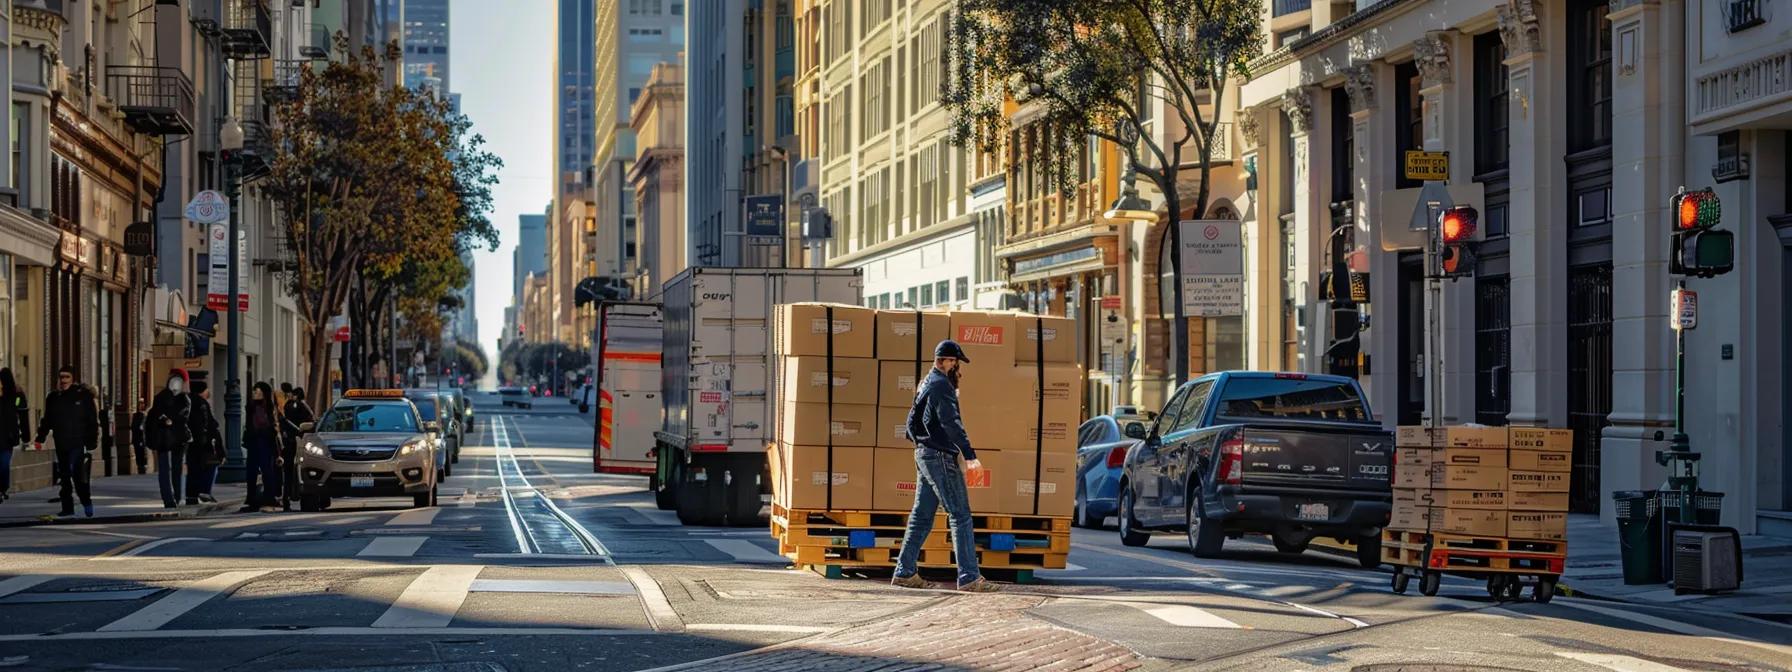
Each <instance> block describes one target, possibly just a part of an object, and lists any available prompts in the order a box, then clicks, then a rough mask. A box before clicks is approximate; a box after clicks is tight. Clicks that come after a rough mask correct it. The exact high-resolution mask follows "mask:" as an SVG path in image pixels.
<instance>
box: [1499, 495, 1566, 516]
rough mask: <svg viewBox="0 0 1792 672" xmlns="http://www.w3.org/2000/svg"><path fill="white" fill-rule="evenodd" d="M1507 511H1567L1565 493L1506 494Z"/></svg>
mask: <svg viewBox="0 0 1792 672" xmlns="http://www.w3.org/2000/svg"><path fill="white" fill-rule="evenodd" d="M1506 510H1507V511H1558V512H1560V511H1567V510H1568V493H1566V492H1508V493H1506Z"/></svg>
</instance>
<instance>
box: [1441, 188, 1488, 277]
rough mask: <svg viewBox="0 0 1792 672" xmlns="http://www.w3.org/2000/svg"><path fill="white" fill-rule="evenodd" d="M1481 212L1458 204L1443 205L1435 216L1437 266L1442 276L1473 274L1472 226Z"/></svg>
mask: <svg viewBox="0 0 1792 672" xmlns="http://www.w3.org/2000/svg"><path fill="white" fill-rule="evenodd" d="M1480 216H1481V214H1480V213H1478V212H1476V211H1475V209H1474V208H1472V207H1469V206H1466V205H1459V206H1456V207H1454V208H1446V209H1444V211H1443V212H1442V213H1440V214H1439V215H1438V217H1437V227H1438V232H1437V233H1438V240H1439V242H1440V243H1442V245H1441V246H1440V247H1439V249H1438V252H1437V253H1438V257H1439V260H1438V262H1439V266H1440V267H1441V270H1442V271H1443V277H1446V278H1450V279H1452V280H1454V279H1456V278H1467V277H1473V276H1474V274H1475V251H1476V250H1475V248H1476V247H1477V245H1476V243H1475V226H1476V225H1477V224H1479V223H1480Z"/></svg>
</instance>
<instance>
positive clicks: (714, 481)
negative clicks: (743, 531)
mask: <svg viewBox="0 0 1792 672" xmlns="http://www.w3.org/2000/svg"><path fill="white" fill-rule="evenodd" d="M715 462H716V461H714V460H711V461H710V464H709V465H707V466H705V467H704V468H703V474H704V480H703V483H701V484H699V487H700V488H702V491H703V497H702V499H703V515H702V516H699V517H698V518H697V524H698V525H702V526H704V527H722V526H724V525H727V524H728V482H727V480H728V479H726V478H723V477H722V474H723V472H724V469H723V468H722V467H721V466H719V465H717V464H716V463H715Z"/></svg>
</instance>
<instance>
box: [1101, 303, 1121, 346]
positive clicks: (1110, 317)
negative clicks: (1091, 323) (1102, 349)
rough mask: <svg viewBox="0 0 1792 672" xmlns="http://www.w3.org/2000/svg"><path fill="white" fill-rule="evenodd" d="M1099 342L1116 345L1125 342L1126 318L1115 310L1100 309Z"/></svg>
mask: <svg viewBox="0 0 1792 672" xmlns="http://www.w3.org/2000/svg"><path fill="white" fill-rule="evenodd" d="M1101 342H1102V343H1106V344H1108V345H1113V346H1118V345H1119V344H1121V343H1124V342H1126V320H1125V318H1122V317H1120V312H1119V311H1116V310H1108V309H1106V308H1103V309H1102V310H1101Z"/></svg>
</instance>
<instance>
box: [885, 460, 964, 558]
mask: <svg viewBox="0 0 1792 672" xmlns="http://www.w3.org/2000/svg"><path fill="white" fill-rule="evenodd" d="M915 469H916V471H917V473H916V474H915V508H914V509H913V510H911V511H910V512H909V514H908V531H907V532H904V533H903V534H902V552H901V553H900V554H898V555H897V556H896V576H898V577H909V576H914V575H915V572H918V571H920V568H918V567H916V566H915V563H916V562H919V561H920V559H921V545H922V544H924V543H927V535H928V534H931V533H932V532H933V516H934V514H935V513H938V511H939V508H940V505H942V504H943V505H945V507H946V524H947V525H949V526H950V527H951V531H952V554H953V555H954V556H956V557H957V559H958V585H961V586H962V585H965V584H967V583H970V582H972V581H976V580H977V577H978V575H979V573H978V571H977V540H976V537H975V536H974V534H973V532H972V529H971V495H970V493H968V492H966V491H965V486H964V470H963V469H961V468H959V466H958V456H957V455H947V454H945V453H942V452H940V451H937V450H934V449H932V448H916V449H915Z"/></svg>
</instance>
